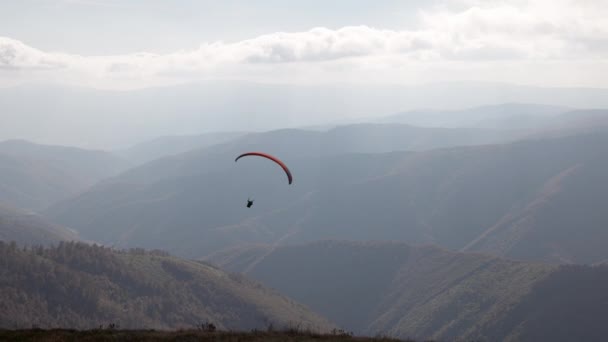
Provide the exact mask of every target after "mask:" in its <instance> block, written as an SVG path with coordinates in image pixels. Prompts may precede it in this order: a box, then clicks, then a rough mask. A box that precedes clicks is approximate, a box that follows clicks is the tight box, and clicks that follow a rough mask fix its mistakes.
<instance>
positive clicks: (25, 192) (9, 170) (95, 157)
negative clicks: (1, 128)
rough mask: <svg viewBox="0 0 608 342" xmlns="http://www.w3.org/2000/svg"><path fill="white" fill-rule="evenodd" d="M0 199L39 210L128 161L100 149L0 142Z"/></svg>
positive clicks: (22, 142)
mask: <svg viewBox="0 0 608 342" xmlns="http://www.w3.org/2000/svg"><path fill="white" fill-rule="evenodd" d="M0 165H2V167H0V201H4V202H7V203H10V204H12V205H14V206H18V207H22V208H27V209H33V210H41V209H43V208H45V207H46V206H48V205H49V204H51V203H53V202H55V201H59V200H63V199H65V198H67V197H69V196H71V195H75V194H76V193H78V192H79V191H82V190H84V189H85V188H87V187H89V186H91V185H93V184H94V183H95V182H97V181H99V180H101V179H103V178H106V177H110V176H113V175H116V174H118V173H119V172H121V171H123V170H125V169H126V168H127V167H128V166H129V163H128V162H126V161H125V160H123V159H121V158H119V157H116V156H114V155H113V154H111V153H108V152H104V151H91V150H83V149H78V148H73V147H64V146H48V145H40V144H34V143H30V142H27V141H21V140H8V141H4V142H0Z"/></svg>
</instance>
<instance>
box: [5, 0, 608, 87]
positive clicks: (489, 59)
mask: <svg viewBox="0 0 608 342" xmlns="http://www.w3.org/2000/svg"><path fill="white" fill-rule="evenodd" d="M454 4H455V5H457V6H456V8H458V9H457V10H455V9H454V6H448V7H446V6H444V7H437V8H435V9H433V10H431V11H426V12H421V13H420V19H421V20H420V23H421V24H420V26H419V27H418V28H416V29H412V30H405V31H395V30H385V29H378V28H372V27H367V26H353V27H343V28H340V29H335V30H334V29H328V28H321V27H319V28H313V29H311V30H309V31H305V32H292V33H284V32H277V33H272V34H268V35H263V36H259V37H256V38H252V39H249V40H243V41H239V42H231V43H226V42H213V43H205V44H202V45H201V46H200V47H199V48H198V49H195V50H191V51H177V52H174V53H170V54H162V55H160V54H151V53H134V54H128V55H116V56H79V55H73V54H66V53H56V52H45V51H40V50H37V49H35V48H33V47H30V46H27V45H25V44H23V43H22V42H20V41H17V40H14V39H10V38H2V37H0V77H2V79H3V80H4V81H5V82H3V83H10V82H9V80H7V77H12V79H11V80H10V81H15V82H16V81H17V80H18V79H20V80H44V79H45V78H53V79H61V80H63V81H65V82H67V83H78V84H86V85H93V86H100V87H110V88H121V87H141V86H148V85H155V84H167V83H179V82H184V81H192V80H197V79H204V78H240V79H251V80H263V81H288V82H289V81H293V80H294V79H302V78H305V79H307V80H308V81H309V82H315V81H319V82H323V81H332V80H344V79H349V80H352V79H353V78H355V79H358V80H363V81H367V80H374V81H377V82H382V81H386V82H404V81H405V82H408V81H413V82H417V81H418V82H423V81H437V80H450V79H452V78H453V77H456V76H450V75H459V76H458V77H463V76H462V75H473V76H469V77H470V78H482V79H483V78H485V79H484V80H491V81H505V78H510V77H507V76H509V75H504V73H503V72H501V70H495V71H492V68H493V67H500V68H502V69H503V70H522V72H517V73H516V74H517V75H520V76H518V77H519V78H518V79H516V80H512V79H509V81H516V82H519V83H530V82H533V80H534V75H535V72H538V73H539V74H546V73H547V72H548V70H556V68H555V66H556V65H559V66H560V67H565V68H566V69H568V70H561V71H559V69H558V75H557V76H558V77H557V81H555V82H557V84H559V83H560V77H561V80H562V81H561V83H563V84H564V85H566V84H570V83H572V80H573V79H575V80H578V83H577V84H572V85H579V84H589V85H603V86H608V82H607V81H605V80H602V79H601V78H600V77H599V76H598V75H597V74H598V73H599V74H601V73H602V72H603V71H605V68H606V61H607V60H608V21H607V19H606V18H608V5H606V4H605V3H604V1H596V0H587V1H576V2H575V1H570V0H552V1H548V0H537V1H519V0H508V1H475V0H457V1H453V3H452V5H454ZM449 8H451V9H449ZM594 63H595V64H596V65H597V67H598V72H596V73H594V75H589V77H588V78H585V77H582V78H583V79H581V77H576V73H580V72H582V71H581V70H586V71H588V70H589V68H590V65H591V66H593V65H594ZM531 66H534V67H533V69H529V68H532V67H531ZM592 68H593V67H591V69H592ZM11 71H19V73H18V75H16V74H15V73H14V72H13V73H12V74H11ZM423 71H424V72H423ZM479 71H483V72H484V74H483V75H475V73H477V72H479ZM425 73H426V75H429V76H428V77H425ZM592 74H593V73H592ZM431 75H432V76H431ZM442 75H443V76H442ZM560 75H561V76H560ZM442 78H444V79H442ZM569 82H570V83H569ZM603 82H606V83H603Z"/></svg>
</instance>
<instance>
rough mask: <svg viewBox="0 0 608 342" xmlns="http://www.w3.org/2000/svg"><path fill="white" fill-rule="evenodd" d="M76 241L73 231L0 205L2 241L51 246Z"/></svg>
mask: <svg viewBox="0 0 608 342" xmlns="http://www.w3.org/2000/svg"><path fill="white" fill-rule="evenodd" d="M76 240H79V238H78V235H77V234H76V233H75V232H73V231H71V230H68V229H66V228H64V227H61V226H58V225H55V224H52V223H49V222H47V221H45V220H44V219H43V218H42V217H40V216H39V215H37V214H35V213H32V212H26V211H23V210H19V209H16V208H11V207H9V206H7V205H2V204H0V241H6V242H10V241H15V242H17V243H18V244H20V245H51V244H57V243H59V242H60V241H76Z"/></svg>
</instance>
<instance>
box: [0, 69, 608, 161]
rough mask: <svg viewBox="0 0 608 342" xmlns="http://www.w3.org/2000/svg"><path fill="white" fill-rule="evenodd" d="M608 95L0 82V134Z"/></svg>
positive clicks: (89, 134)
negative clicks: (114, 87) (12, 84)
mask: <svg viewBox="0 0 608 342" xmlns="http://www.w3.org/2000/svg"><path fill="white" fill-rule="evenodd" d="M31 99H36V101H32V100H31ZM607 99H608V90H606V89H592V88H542V87H532V86H520V85H509V84H497V83H484V82H452V83H434V84H426V85H419V86H407V85H377V84H359V85H352V84H351V85H346V84H317V85H287V84H263V83H250V82H239V81H208V82H201V83H197V84H184V85H176V86H167V87H153V88H146V89H137V90H126V91H108V90H99V89H92V88H77V87H65V86H56V85H32V84H28V85H21V86H17V87H13V88H4V89H0V108H2V109H3V111H2V114H1V121H2V123H3V124H2V125H1V126H0V139H2V140H4V139H15V138H19V139H28V140H36V141H39V142H41V143H47V144H61V145H70V146H79V147H85V148H102V149H106V150H108V149H112V150H114V149H122V148H126V147H127V146H131V145H133V144H136V143H138V142H141V141H145V140H150V139H153V138H155V137H158V136H166V135H185V134H187V135H191V134H199V133H201V132H219V131H224V132H225V131H268V130H275V129H281V128H286V127H292V128H293V127H301V126H307V125H324V124H328V123H332V122H342V121H345V120H348V121H350V120H353V119H359V120H360V121H370V120H373V119H377V118H380V117H381V116H383V115H386V114H388V113H398V112H403V111H407V110H416V109H420V108H434V109H437V110H447V109H465V108H471V107H477V106H485V105H497V104H502V103H512V102H517V103H543V104H546V105H551V106H559V107H571V108H608V100H607Z"/></svg>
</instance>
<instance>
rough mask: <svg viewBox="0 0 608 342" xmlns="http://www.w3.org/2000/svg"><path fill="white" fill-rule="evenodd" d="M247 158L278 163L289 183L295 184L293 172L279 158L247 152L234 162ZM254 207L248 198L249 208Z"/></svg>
mask: <svg viewBox="0 0 608 342" xmlns="http://www.w3.org/2000/svg"><path fill="white" fill-rule="evenodd" d="M246 156H258V157H263V158H266V159H270V160H272V161H273V162H275V163H277V164H278V165H279V166H280V167H281V168H282V169H283V171H285V174H286V175H287V181H288V182H289V184H291V182H293V176H292V175H291V171H289V168H288V167H287V165H285V163H283V162H282V161H281V160H280V159H279V158H277V157H274V156H271V155H270V154H267V153H262V152H247V153H243V154H241V155H240V156H238V157H236V159H235V160H234V161H235V162H237V161H238V160H239V159H241V158H242V157H246ZM252 205H253V200H252V199H249V198H247V208H251V206H252Z"/></svg>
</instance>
